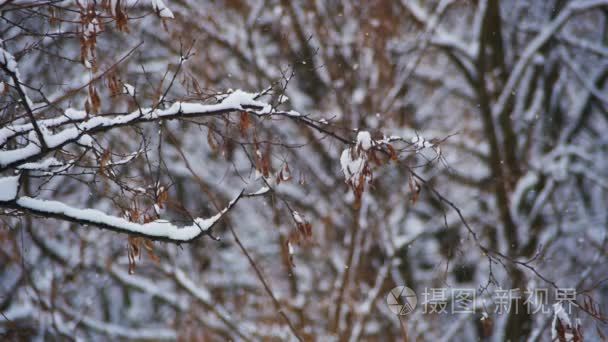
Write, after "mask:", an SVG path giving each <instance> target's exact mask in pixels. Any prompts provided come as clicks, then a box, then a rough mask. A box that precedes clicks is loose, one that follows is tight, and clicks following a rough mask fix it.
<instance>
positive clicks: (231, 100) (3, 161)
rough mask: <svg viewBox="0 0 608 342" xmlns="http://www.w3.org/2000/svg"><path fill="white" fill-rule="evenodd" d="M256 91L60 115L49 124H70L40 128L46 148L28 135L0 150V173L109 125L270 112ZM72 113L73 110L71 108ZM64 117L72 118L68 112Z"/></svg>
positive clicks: (6, 134)
mask: <svg viewBox="0 0 608 342" xmlns="http://www.w3.org/2000/svg"><path fill="white" fill-rule="evenodd" d="M257 96H258V94H255V93H247V92H244V91H242V90H236V91H234V92H232V93H230V94H229V95H228V96H226V97H225V98H224V99H223V100H222V101H221V102H220V103H216V104H201V103H186V102H175V103H174V104H173V105H171V106H170V107H169V108H168V109H151V108H148V109H141V110H136V111H134V112H132V113H130V114H125V115H119V116H114V117H108V116H94V117H91V118H88V119H83V120H80V122H79V121H78V120H66V119H62V118H57V119H52V120H50V121H49V123H53V124H68V123H70V124H73V125H72V126H71V127H69V128H66V129H64V130H62V131H60V132H58V133H56V134H52V133H50V132H49V130H48V129H47V127H46V126H42V127H41V131H42V135H43V137H44V138H43V140H44V141H45V142H46V145H47V146H48V149H43V148H42V147H41V144H40V142H39V140H40V139H38V136H37V135H35V134H31V133H32V132H31V131H30V136H29V140H30V142H29V143H28V144H27V145H26V146H24V147H21V148H17V149H13V150H4V151H0V172H1V171H5V170H7V169H9V168H14V167H16V166H18V165H20V164H22V163H25V162H30V161H34V160H36V159H38V158H40V157H41V156H42V155H44V154H45V153H46V152H48V150H56V149H59V148H62V147H63V146H65V145H67V144H69V143H72V142H77V141H78V140H79V139H81V138H82V137H84V136H86V135H89V134H95V133H99V132H104V131H108V130H110V129H113V128H118V127H123V126H128V125H134V124H138V123H143V122H154V121H159V120H171V119H177V118H181V117H189V116H192V117H194V116H207V115H218V114H225V113H229V112H235V111H248V112H252V113H254V114H257V115H260V116H263V115H268V114H271V112H272V106H271V105H270V104H267V103H264V102H261V101H258V100H256V97H257ZM72 114H73V111H72ZM68 117H74V116H73V115H70V116H68ZM41 123H44V122H41ZM17 127H18V128H19V129H20V130H22V131H23V130H25V129H28V128H30V127H32V126H25V125H24V126H17ZM10 130H11V128H10V127H9V128H8V129H7V130H0V143H2V139H3V138H2V137H3V136H4V137H5V138H4V139H6V137H10V133H9V132H10Z"/></svg>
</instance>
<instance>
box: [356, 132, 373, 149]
mask: <svg viewBox="0 0 608 342" xmlns="http://www.w3.org/2000/svg"><path fill="white" fill-rule="evenodd" d="M357 146H360V147H361V148H362V149H363V150H364V151H367V150H369V149H370V148H372V136H371V135H370V134H369V132H367V131H361V132H359V133H358V134H357Z"/></svg>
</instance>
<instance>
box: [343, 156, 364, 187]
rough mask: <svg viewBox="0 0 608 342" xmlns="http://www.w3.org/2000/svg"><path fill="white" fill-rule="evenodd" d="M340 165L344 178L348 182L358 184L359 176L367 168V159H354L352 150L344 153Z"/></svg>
mask: <svg viewBox="0 0 608 342" xmlns="http://www.w3.org/2000/svg"><path fill="white" fill-rule="evenodd" d="M340 165H341V166H342V172H344V178H345V179H346V182H348V181H350V180H354V181H355V182H357V180H358V178H359V177H358V175H359V174H361V172H363V168H364V166H365V159H363V158H354V159H353V158H352V152H351V149H350V148H347V149H345V150H344V151H342V155H341V156H340Z"/></svg>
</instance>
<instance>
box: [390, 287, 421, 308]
mask: <svg viewBox="0 0 608 342" xmlns="http://www.w3.org/2000/svg"><path fill="white" fill-rule="evenodd" d="M386 304H387V305H388V308H389V310H391V311H392V312H393V313H394V314H395V315H407V314H410V313H411V312H412V311H414V309H416V304H418V297H417V296H416V292H414V290H412V289H410V288H409V287H407V286H397V287H395V288H394V289H392V290H391V292H389V293H388V295H387V296H386Z"/></svg>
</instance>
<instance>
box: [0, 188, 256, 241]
mask: <svg viewBox="0 0 608 342" xmlns="http://www.w3.org/2000/svg"><path fill="white" fill-rule="evenodd" d="M14 178H15V177H8V178H1V179H0V189H2V193H3V194H4V193H5V191H4V190H5V189H6V190H7V192H6V193H7V194H8V195H2V197H0V206H2V207H8V208H13V209H17V210H20V211H24V212H28V213H31V214H35V215H41V216H44V217H47V218H56V219H60V220H64V221H70V222H75V223H78V224H83V225H92V226H95V227H98V228H103V229H109V230H113V231H116V232H120V233H127V234H131V235H136V236H142V237H145V238H148V239H150V240H156V241H166V242H174V243H186V242H191V241H193V240H195V239H196V238H198V237H200V236H201V235H203V234H206V233H207V232H208V231H209V229H211V228H212V227H213V226H214V225H215V224H216V223H217V222H218V221H219V220H220V219H222V218H223V217H224V215H226V213H228V212H229V211H230V209H232V208H233V207H234V205H236V203H237V202H238V201H239V200H240V199H241V198H243V197H255V196H260V195H264V194H265V193H266V192H267V191H258V192H255V193H251V194H245V193H244V191H241V192H240V193H239V194H238V196H236V197H235V198H234V199H233V200H232V201H230V203H228V205H227V206H226V207H225V208H224V209H222V210H221V211H220V212H219V213H217V214H215V215H214V216H212V217H209V218H195V219H194V220H193V222H192V224H191V225H189V226H184V227H178V226H176V225H174V224H173V223H171V222H169V221H167V220H156V221H152V222H149V223H144V224H139V223H134V222H130V221H128V220H126V219H124V218H121V217H117V216H112V215H108V214H106V213H104V212H101V211H99V210H95V209H79V208H74V207H71V206H69V205H67V204H65V203H62V202H59V201H48V200H42V199H37V198H31V197H25V196H24V197H19V198H17V197H16V192H17V191H16V185H15V184H18V180H15V179H14ZM13 190H14V191H13ZM11 191H13V192H11ZM11 197H12V198H11Z"/></svg>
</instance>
